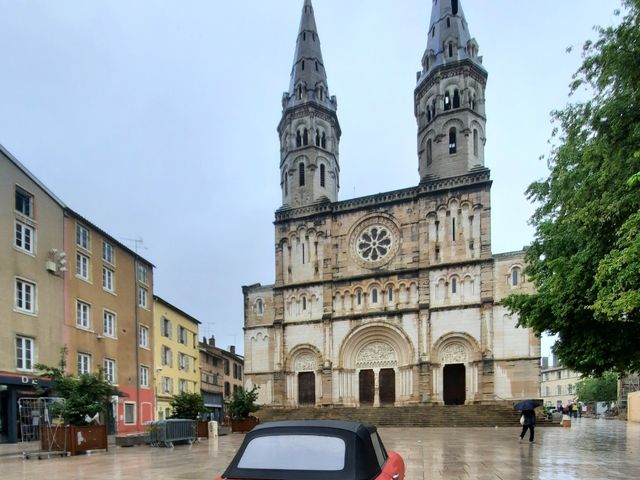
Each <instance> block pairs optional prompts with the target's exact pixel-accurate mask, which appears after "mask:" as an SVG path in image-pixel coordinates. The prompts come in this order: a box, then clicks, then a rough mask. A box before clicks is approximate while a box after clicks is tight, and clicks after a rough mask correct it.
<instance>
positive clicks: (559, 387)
mask: <svg viewBox="0 0 640 480" xmlns="http://www.w3.org/2000/svg"><path fill="white" fill-rule="evenodd" d="M556 392H558V393H557V395H562V385H558V386H557V387H556Z"/></svg>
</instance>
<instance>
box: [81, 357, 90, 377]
mask: <svg viewBox="0 0 640 480" xmlns="http://www.w3.org/2000/svg"><path fill="white" fill-rule="evenodd" d="M88 373H91V355H90V354H88V353H79V354H78V375H85V374H88Z"/></svg>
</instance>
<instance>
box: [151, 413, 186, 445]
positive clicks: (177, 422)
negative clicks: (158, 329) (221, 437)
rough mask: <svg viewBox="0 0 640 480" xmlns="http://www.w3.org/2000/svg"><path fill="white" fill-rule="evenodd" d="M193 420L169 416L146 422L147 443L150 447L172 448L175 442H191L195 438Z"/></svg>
mask: <svg viewBox="0 0 640 480" xmlns="http://www.w3.org/2000/svg"><path fill="white" fill-rule="evenodd" d="M196 425H197V424H196V421H195V420H183V419H180V418H171V419H169V420H160V421H157V422H148V423H147V424H146V426H147V430H148V431H149V443H150V444H151V446H152V447H168V448H173V444H174V443H175V442H188V443H193V442H194V441H195V440H196V438H197V437H196V436H197V428H196Z"/></svg>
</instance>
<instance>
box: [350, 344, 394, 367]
mask: <svg viewBox="0 0 640 480" xmlns="http://www.w3.org/2000/svg"><path fill="white" fill-rule="evenodd" d="M397 365H398V355H397V354H396V351H395V350H394V349H393V347H392V346H391V345H389V344H388V343H384V342H374V343H369V344H367V345H365V346H364V347H363V348H362V349H361V350H360V351H359V352H358V355H356V368H360V369H365V368H390V367H396V366H397Z"/></svg>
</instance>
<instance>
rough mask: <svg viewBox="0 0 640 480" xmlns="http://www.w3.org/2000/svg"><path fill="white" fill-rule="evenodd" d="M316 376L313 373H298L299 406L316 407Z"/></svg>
mask: <svg viewBox="0 0 640 480" xmlns="http://www.w3.org/2000/svg"><path fill="white" fill-rule="evenodd" d="M315 403H316V374H315V373H313V372H300V373H298V405H307V406H308V405H315Z"/></svg>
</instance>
